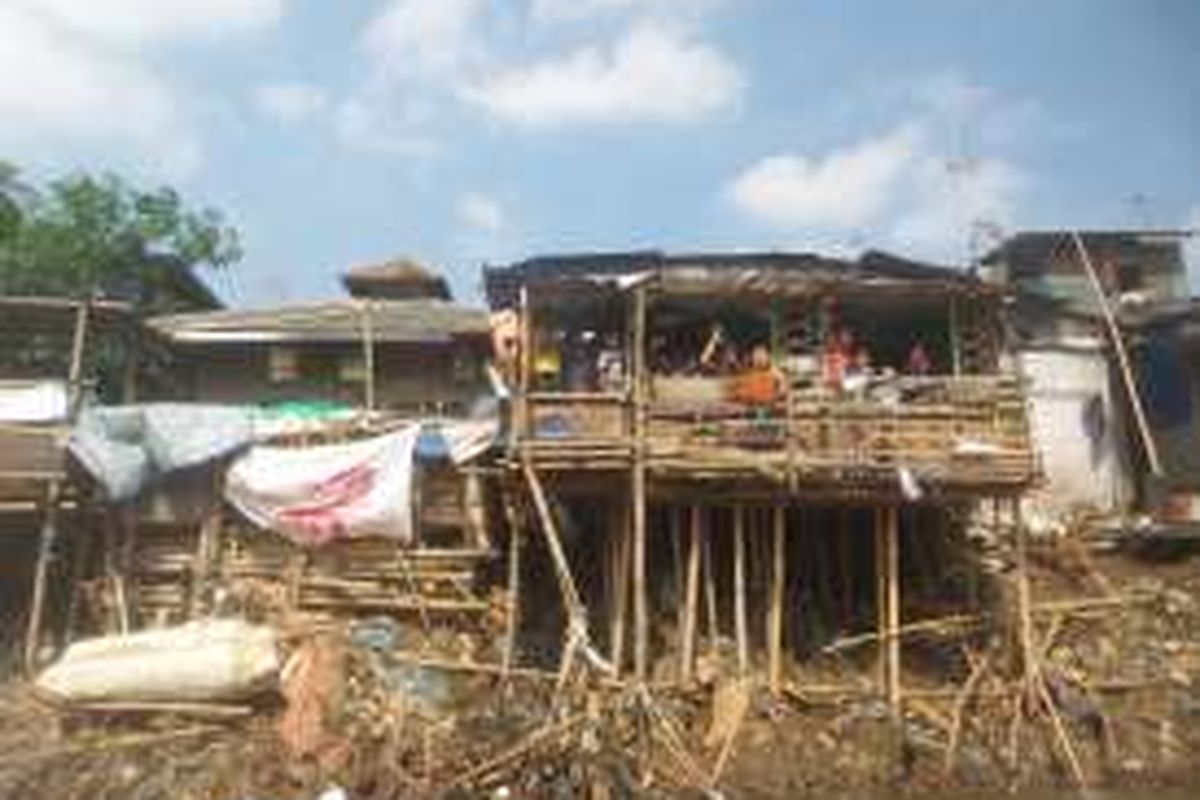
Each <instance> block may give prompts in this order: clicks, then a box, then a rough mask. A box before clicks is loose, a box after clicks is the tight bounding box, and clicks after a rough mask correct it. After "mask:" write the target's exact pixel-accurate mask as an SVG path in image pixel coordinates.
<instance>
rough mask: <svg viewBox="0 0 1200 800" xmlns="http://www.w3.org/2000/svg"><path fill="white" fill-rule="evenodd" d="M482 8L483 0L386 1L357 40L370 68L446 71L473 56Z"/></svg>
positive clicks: (404, 72)
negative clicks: (370, 62) (477, 25)
mask: <svg viewBox="0 0 1200 800" xmlns="http://www.w3.org/2000/svg"><path fill="white" fill-rule="evenodd" d="M485 7H486V3H485V0H392V2H390V3H389V4H388V6H387V8H385V9H384V10H383V11H382V12H381V13H380V14H378V15H377V16H376V17H374V18H373V19H372V20H371V21H370V22H369V23H368V24H367V27H366V30H365V31H364V32H363V35H362V40H361V44H362V47H363V50H364V51H365V52H366V53H367V54H368V55H369V56H370V57H371V58H372V59H373V61H374V65H375V67H376V69H384V70H386V71H387V72H391V73H396V74H401V75H404V74H410V73H419V72H434V73H447V72H449V71H452V70H454V69H457V68H458V67H460V66H461V65H462V64H463V63H464V61H466V60H467V59H468V58H469V57H471V55H472V54H473V51H474V50H475V47H476V39H475V31H474V27H475V24H476V23H477V21H478V18H479V16H480V14H481V13H482V12H483V11H484V10H485Z"/></svg>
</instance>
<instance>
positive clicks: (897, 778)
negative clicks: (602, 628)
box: [0, 541, 1200, 800]
mask: <svg viewBox="0 0 1200 800" xmlns="http://www.w3.org/2000/svg"><path fill="white" fill-rule="evenodd" d="M1101 559H1102V560H1101ZM1029 581H1030V583H1031V584H1032V586H1031V588H1032V589H1033V590H1034V591H1033V594H1034V595H1035V597H1036V599H1035V600H1034V601H1033V602H1026V603H1025V604H1024V605H1023V606H1021V607H1022V608H1024V609H1025V611H1024V612H1023V613H1022V612H1019V610H1018V611H1017V612H1012V613H1011V614H1010V611H1006V610H1005V607H1004V604H1003V602H999V603H998V604H997V605H996V607H995V608H994V609H992V610H991V611H989V612H987V613H985V614H983V615H982V616H976V615H961V614H960V615H957V616H956V617H954V618H953V619H947V620H935V621H933V622H930V621H921V622H917V623H913V624H911V625H909V626H906V627H904V628H902V630H901V636H902V637H903V639H904V643H905V659H906V667H907V672H906V683H905V686H904V703H903V711H902V713H901V714H900V716H899V717H897V716H896V715H895V714H894V712H893V710H892V709H891V708H890V707H889V705H888V703H887V702H886V701H885V699H884V696H883V694H882V692H881V691H880V688H879V685H878V682H877V678H876V673H875V669H876V667H875V655H874V648H873V647H863V646H861V645H863V644H870V642H869V639H870V638H871V637H869V636H868V637H851V638H849V639H846V640H843V641H841V642H840V643H838V644H837V645H836V646H831V647H829V648H826V652H825V653H823V654H818V655H816V656H814V657H812V658H810V659H808V660H807V661H805V662H804V663H803V664H799V665H795V666H794V668H793V669H791V670H790V671H789V673H788V675H787V676H786V677H787V679H786V680H785V681H784V683H783V686H782V687H781V689H780V690H779V691H777V692H774V693H772V692H770V691H768V690H767V688H766V687H765V686H763V685H761V684H760V683H759V682H758V680H757V678H756V677H753V676H754V675H756V673H755V672H753V671H751V672H750V673H749V674H748V675H746V676H739V675H738V674H737V669H736V667H735V666H734V665H733V662H732V661H731V660H730V659H722V658H719V657H718V656H719V653H716V654H714V656H713V658H712V659H711V661H712V663H711V664H710V665H708V666H706V667H704V668H701V669H698V670H697V673H698V674H697V676H696V679H695V680H694V681H692V682H691V683H688V684H681V683H679V682H678V681H672V682H667V683H657V682H655V681H651V682H649V683H635V682H631V681H626V680H621V679H618V678H616V677H613V676H612V675H611V674H609V673H608V671H607V670H606V669H605V668H604V667H605V666H606V665H603V664H600V665H598V664H597V663H596V662H595V660H594V659H590V658H588V657H586V654H585V653H583V649H584V648H580V650H579V652H578V653H577V654H576V657H574V658H565V659H564V660H563V662H562V663H561V664H560V668H559V669H558V670H557V671H545V670H539V669H533V668H530V667H527V666H515V665H511V664H506V662H505V660H504V659H502V658H500V659H498V658H496V655H497V652H496V651H495V647H494V644H495V641H494V640H497V639H499V638H500V637H499V635H498V633H497V632H496V631H493V632H491V633H489V632H487V631H480V632H476V633H475V634H474V636H473V637H469V636H468V634H465V633H463V632H461V631H455V630H454V629H453V628H450V627H447V628H433V629H422V628H421V627H420V626H416V625H414V626H412V627H409V626H406V624H404V623H401V622H398V621H396V619H394V618H392V617H387V616H376V617H366V618H358V619H353V620H340V621H339V620H331V619H329V618H315V617H314V618H308V617H291V618H288V617H282V618H280V617H274V618H271V619H269V621H268V620H266V619H265V618H264V619H261V620H260V621H258V622H256V623H251V622H247V621H243V620H240V619H208V620H201V621H196V622H192V623H188V624H186V625H182V626H177V627H174V628H167V629H160V630H153V631H145V632H139V633H134V634H130V635H126V636H122V637H109V638H103V639H96V640H91V641H83V642H79V643H76V644H75V645H73V646H71V647H70V648H68V649H67V651H66V652H65V653H64V654H63V656H62V657H61V658H60V659H59V660H58V661H57V662H56V663H54V664H53V665H51V666H50V667H49V668H47V669H46V670H45V671H43V672H42V673H41V674H40V675H39V676H38V677H37V679H36V681H34V683H33V684H32V685H31V686H10V687H8V688H7V689H4V690H3V696H2V697H0V796H4V797H55V798H67V799H69V798H89V799H90V798H98V797H121V798H125V797H137V798H172V800H179V799H180V798H197V799H199V798H220V800H249V799H250V798H255V800H271V799H272V798H280V799H282V798H303V800H310V799H311V800H317V799H318V798H319V800H368V799H372V798H379V799H380V800H384V799H385V798H416V799H418V800H419V799H421V798H489V800H491V799H492V798H518V797H519V798H542V797H546V798H563V797H580V796H590V797H608V798H627V797H629V798H632V797H638V798H655V797H662V798H667V797H672V798H674V797H686V796H695V797H720V796H727V797H732V796H736V797H749V798H754V797H784V796H798V795H802V794H810V795H813V796H817V795H828V794H829V793H832V792H838V791H852V790H866V789H869V788H872V787H879V786H882V785H903V786H905V787H906V788H907V789H910V790H933V789H942V788H947V787H961V786H981V787H997V786H1009V787H1014V788H1015V787H1018V786H1030V785H1037V784H1053V785H1059V786H1070V785H1082V786H1096V785H1102V784H1103V785H1112V784H1114V783H1121V782H1142V781H1145V780H1150V779H1154V780H1164V779H1166V780H1177V781H1187V780H1195V778H1196V776H1195V764H1196V763H1197V754H1200V703H1198V702H1197V699H1196V698H1197V693H1196V687H1197V686H1200V683H1198V681H1200V577H1198V576H1197V574H1196V571H1195V560H1194V559H1192V560H1183V561H1180V562H1176V563H1170V564H1162V563H1157V564H1154V565H1153V568H1152V569H1148V568H1147V567H1146V565H1145V564H1140V563H1138V562H1135V561H1133V560H1131V559H1128V558H1126V557H1125V556H1122V555H1118V554H1108V555H1104V556H1101V557H1098V558H1097V557H1093V556H1092V555H1089V554H1088V553H1087V551H1086V550H1084V549H1081V548H1080V547H1079V546H1078V543H1077V542H1070V541H1052V542H1043V543H1041V544H1040V545H1039V546H1038V547H1037V548H1036V549H1035V550H1034V552H1033V553H1031V557H1030V569H1029ZM1018 590H1019V587H1018ZM1012 614H1015V616H1013V615H1012ZM1010 617H1011V618H1010ZM934 623H936V624H934ZM464 637H468V638H471V640H472V641H471V642H469V643H468V642H465V641H464ZM701 662H702V665H703V664H707V662H705V661H704V660H703V659H702V660H701Z"/></svg>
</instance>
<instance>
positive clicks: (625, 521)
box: [609, 494, 630, 678]
mask: <svg viewBox="0 0 1200 800" xmlns="http://www.w3.org/2000/svg"><path fill="white" fill-rule="evenodd" d="M622 496H624V494H622ZM610 514H611V516H612V517H613V520H612V524H613V529H614V538H613V545H614V548H613V549H614V551H615V552H614V560H615V564H614V569H613V574H614V589H615V591H616V594H615V595H614V597H613V619H612V625H611V627H610V629H609V630H610V635H609V640H610V641H609V647H610V650H611V654H612V663H613V669H614V670H615V671H616V677H618V678H619V677H620V676H621V668H622V666H623V665H624V661H625V617H626V615H627V613H628V606H629V556H630V548H629V535H630V530H629V523H630V519H629V505H628V503H627V502H624V501H621V502H619V504H618V505H617V506H616V508H612V509H610Z"/></svg>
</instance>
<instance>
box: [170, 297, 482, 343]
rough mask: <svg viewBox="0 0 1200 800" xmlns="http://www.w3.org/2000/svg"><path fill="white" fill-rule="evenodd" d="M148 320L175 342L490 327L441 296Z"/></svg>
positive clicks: (428, 336) (398, 337) (379, 335)
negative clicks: (368, 329)
mask: <svg viewBox="0 0 1200 800" xmlns="http://www.w3.org/2000/svg"><path fill="white" fill-rule="evenodd" d="M149 325H150V326H151V327H152V328H154V329H155V330H157V331H159V332H161V333H162V334H163V335H165V336H166V337H168V338H169V339H171V340H172V341H174V342H179V343H216V342H246V343H249V342H345V341H359V340H360V339H361V338H362V336H363V331H364V330H365V329H366V326H368V325H369V327H370V330H371V336H372V338H374V339H375V341H379V342H413V343H433V342H445V341H450V340H452V339H456V338H463V337H482V336H487V335H488V332H489V326H488V315H487V312H486V311H484V310H482V309H476V308H469V307H467V306H462V305H458V304H456V303H450V302H446V301H443V300H332V301H326V302H321V303H305V304H296V305H287V306H278V307H274V308H265V309H256V310H246V311H234V310H227V311H211V312H200V313H194V314H171V315H167V316H161V317H154V318H153V319H151V320H149Z"/></svg>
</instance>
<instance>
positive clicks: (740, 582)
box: [733, 504, 750, 675]
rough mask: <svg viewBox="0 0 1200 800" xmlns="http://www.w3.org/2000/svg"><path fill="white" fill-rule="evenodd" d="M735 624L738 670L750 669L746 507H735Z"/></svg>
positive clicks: (740, 671) (743, 673) (745, 670)
mask: <svg viewBox="0 0 1200 800" xmlns="http://www.w3.org/2000/svg"><path fill="white" fill-rule="evenodd" d="M733 624H734V635H735V636H736V637H737V660H738V672H739V673H740V674H742V675H745V674H746V673H747V672H749V671H750V635H749V626H748V625H747V620H746V507H745V506H743V505H740V504H739V505H736V506H734V507H733Z"/></svg>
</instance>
